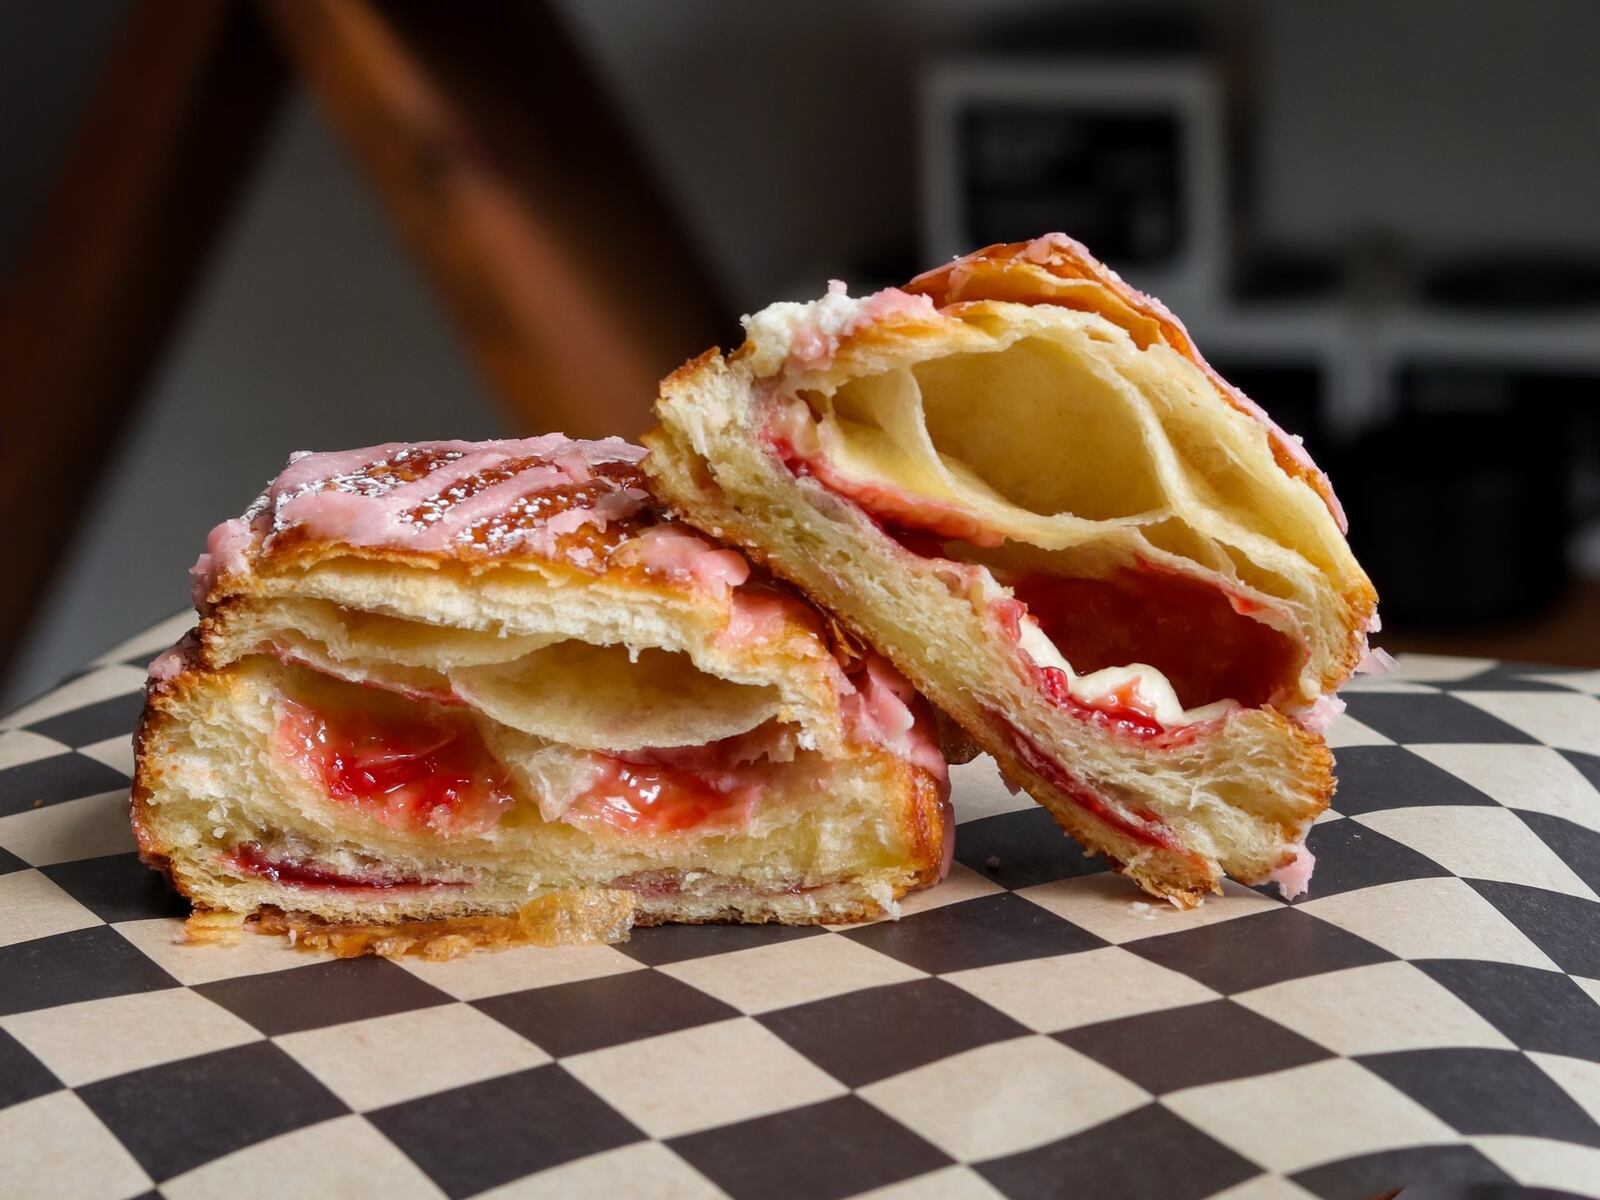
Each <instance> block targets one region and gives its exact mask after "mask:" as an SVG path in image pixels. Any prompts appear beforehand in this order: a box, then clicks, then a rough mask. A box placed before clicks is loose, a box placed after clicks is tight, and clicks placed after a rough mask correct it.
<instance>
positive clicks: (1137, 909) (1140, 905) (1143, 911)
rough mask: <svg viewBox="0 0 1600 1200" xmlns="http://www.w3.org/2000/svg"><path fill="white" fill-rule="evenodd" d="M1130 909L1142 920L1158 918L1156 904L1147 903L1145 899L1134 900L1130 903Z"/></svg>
mask: <svg viewBox="0 0 1600 1200" xmlns="http://www.w3.org/2000/svg"><path fill="white" fill-rule="evenodd" d="M1128 911H1129V912H1131V913H1132V914H1133V915H1134V916H1136V917H1138V918H1139V919H1140V920H1141V921H1154V920H1155V919H1156V909H1155V905H1153V904H1147V903H1145V901H1143V900H1133V901H1130V902H1129V903H1128Z"/></svg>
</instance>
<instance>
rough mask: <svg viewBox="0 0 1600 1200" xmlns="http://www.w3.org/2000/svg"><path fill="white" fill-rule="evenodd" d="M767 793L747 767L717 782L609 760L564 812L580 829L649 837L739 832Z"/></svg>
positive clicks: (678, 771) (668, 768)
mask: <svg viewBox="0 0 1600 1200" xmlns="http://www.w3.org/2000/svg"><path fill="white" fill-rule="evenodd" d="M764 790H765V787H764V783H763V781H762V779H761V778H760V774H759V773H758V770H757V769H755V768H753V767H746V768H745V769H743V770H740V769H737V768H735V769H732V770H730V771H728V772H725V773H722V775H721V777H720V778H715V777H713V776H710V775H704V774H700V773H698V772H695V771H686V770H683V769H681V768H677V767H672V766H665V765H650V764H647V763H639V762H626V761H623V760H622V759H620V758H614V759H610V760H608V761H607V762H606V763H605V765H604V767H603V769H602V772H601V774H600V776H599V778H598V779H596V780H595V782H594V784H593V785H592V786H591V787H590V788H589V789H588V790H587V791H586V792H584V794H583V795H582V796H581V797H580V798H579V799H578V800H577V802H576V803H574V804H573V806H572V807H571V808H569V809H568V810H567V812H566V813H565V814H564V815H565V817H566V819H568V820H572V821H575V822H576V823H578V824H580V825H583V824H587V823H589V822H598V823H599V824H601V825H604V826H607V827H609V828H611V829H615V830H619V831H621V832H623V833H636V834H645V835H647V836H659V835H670V834H678V833H687V832H689V831H690V830H699V831H705V832H709V831H712V830H714V829H717V828H725V829H728V830H730V831H731V830H737V829H739V828H741V827H742V826H744V825H745V824H746V823H747V822H748V821H749V819H750V812H751V809H752V808H753V807H754V805H755V803H756V801H757V800H759V799H760V798H761V795H762V792H763V791H764Z"/></svg>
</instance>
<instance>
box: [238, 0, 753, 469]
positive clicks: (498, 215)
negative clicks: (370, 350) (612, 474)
mask: <svg viewBox="0 0 1600 1200" xmlns="http://www.w3.org/2000/svg"><path fill="white" fill-rule="evenodd" d="M262 3H263V6H264V10H265V11H266V12H267V13H268V14H269V15H270V18H271V21H272V24H273V26H274V28H275V29H276V30H277V31H278V32H279V34H280V35H281V36H282V38H283V42H284V45H285V46H286V48H287V49H288V50H289V52H290V53H291V55H292V56H293V58H294V59H295V61H296V63H297V64H298V65H299V68H300V70H301V72H302V74H303V75H304V76H305V78H306V79H307V81H308V82H309V83H310V85H311V87H312V89H313V90H314V92H315V93H316V95H317V96H318V97H319V99H320V100H321V102H322V105H323V108H324V110H325V112H326V113H327V115H328V117H329V118H330V120H331V121H332V123H333V125H334V127H335V128H336V129H337V130H338V132H339V134H340V135H341V136H342V138H343V139H344V141H345V143H346V145H347V146H348V148H349V149H350V151H351V152H352V154H353V155H354V157H355V158H356V159H357V160H358V161H359V162H361V163H362V164H363V166H364V167H365V168H366V171H367V174H368V175H369V177H370V178H371V180H372V182H373V184H374V185H375V186H376V188H377V190H378V193H379V195H380V196H381V197H382V199H383V202H384V204H385V205H386V206H387V209H388V211H389V213H390V216H391V217H392V219H393V220H394V222H395V224H396V226H397V227H398V229H399V231H400V233H401V235H402V236H403V238H404V240H405V241H406V243H407V244H408V245H409V246H410V247H411V249H412V251H413V252H414V253H415V255H416V256H417V258H418V259H419V260H420V261H421V263H422V264H423V265H424V267H425V268H426V269H427V271H428V273H429V275H430V276H431V278H432V280H433V283H434V285H435V290H436V291H437V292H438V293H439V294H440V295H441V297H442V298H443V300H444V302H445V305H446V308H447V310H448V312H449V313H450V316H451V318H452V319H453V321H454V323H455V325H456V327H457V329H458V331H459V332H460V335H461V337H462V338H463V340H464V341H465V343H466V345H467V347H468V349H469V351H470V353H471V355H472V357H473V358H474V360H475V361H476V362H477V364H478V366H479V368H480V369H481V371H482V372H483V374H484V375H485V376H486V378H487V379H488V380H489V382H490V384H491V386H492V387H493V389H494V391H495V392H496V393H497V394H498V396H499V397H500V399H501V401H502V402H503V404H504V405H505V407H506V409H507V411H508V414H509V416H510V419H511V421H512V422H513V424H514V425H516V426H517V427H518V428H520V429H521V430H523V431H527V432H542V431H545V430H551V429H559V430H562V431H564V432H566V433H569V434H572V435H574V436H589V437H597V436H603V435H605V434H608V433H620V434H624V435H635V434H637V433H639V432H641V431H642V430H643V429H644V428H645V427H646V426H647V425H648V424H649V407H650V403H651V401H652V400H653V399H654V396H655V392H656V383H657V380H659V379H660V378H661V376H662V375H664V374H665V373H666V372H667V371H669V370H671V369H672V368H674V367H676V366H677V365H678V364H679V363H681V362H683V361H684V360H685V359H687V358H689V357H691V356H693V355H694V354H696V353H698V352H699V351H701V350H703V349H704V348H705V347H706V346H708V345H710V344H712V343H713V342H714V341H715V340H716V339H717V337H718V336H719V335H720V334H722V333H724V332H726V331H727V330H728V329H729V328H732V322H731V319H730V314H729V313H728V312H727V311H726V309H725V308H724V306H723V305H722V304H721V303H720V302H719V300H718V298H717V292H716V289H715V287H714V286H713V284H712V282H711V280H710V276H709V272H708V271H707V270H706V268H705V266H704V264H703V263H702V261H701V258H700V256H699V255H698V253H697V252H696V250H695V249H694V247H693V246H692V245H691V244H690V242H689V239H688V238H687V236H686V235H685V233H684V232H683V229H682V227H681V225H680V224H679V222H678V221H677V219H676V217H675V216H674V214H673V212H672V210H671V207H670V205H669V204H668V203H667V202H666V201H665V200H664V198H663V196H662V193H661V190H660V188H659V186H658V185H657V183H656V181H655V179H654V178H653V176H652V174H651V172H650V171H649V170H648V169H647V167H646V165H645V163H644V160H643V158H642V157H641V156H640V154H639V153H638V152H637V151H636V150H635V149H634V147H633V143H632V140H631V138H630V137H629V135H628V133H627V130H626V129H625V127H624V124H623V122H622V121H621V120H620V119H619V118H618V117H617V116H616V114H615V112H614V111H613V110H612V107H611V104H610V102H609V99H608V97H607V96H606V94H605V91H604V89H603V88H602V87H601V86H600V85H599V83H598V82H597V81H596V80H595V79H594V78H593V76H592V74H591V72H590V71H589V69H588V68H587V66H586V64H585V63H584V60H583V58H582V56H581V54H580V53H579V51H578V49H577V47H576V46H575V45H574V44H573V43H572V40H571V38H570V36H569V35H568V34H567V32H566V31H565V29H564V28H563V27H562V26H561V24H560V22H559V20H558V19H557V18H556V17H555V16H554V15H553V14H552V13H551V12H550V10H549V9H548V8H547V6H545V5H543V4H539V3H528V2H513V0H480V2H479V3H475V4H472V5H470V6H465V7H462V6H458V5H446V4H438V3H435V2H431V0H423V2H390V3H379V2H377V0H262Z"/></svg>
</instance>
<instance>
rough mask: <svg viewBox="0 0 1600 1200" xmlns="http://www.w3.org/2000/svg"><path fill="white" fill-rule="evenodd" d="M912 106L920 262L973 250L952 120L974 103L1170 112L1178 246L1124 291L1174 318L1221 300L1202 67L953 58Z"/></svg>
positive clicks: (1214, 87) (1216, 197)
mask: <svg viewBox="0 0 1600 1200" xmlns="http://www.w3.org/2000/svg"><path fill="white" fill-rule="evenodd" d="M921 100H922V102H921V117H922V120H921V143H922V170H921V176H922V198H923V204H922V213H923V218H922V220H923V230H922V236H923V250H924V252H925V257H926V261H928V262H930V263H937V262H943V261H946V260H948V259H949V258H952V257H954V256H956V255H958V254H963V253H965V252H967V251H969V250H973V249H976V247H975V246H972V245H968V244H966V243H967V242H968V241H969V240H970V238H969V235H968V233H967V229H968V224H969V222H968V214H967V213H965V212H964V211H963V201H962V192H963V187H962V179H961V170H962V163H961V162H960V154H961V147H960V145H959V122H960V117H961V114H962V113H963V111H965V110H966V109H968V108H969V107H970V106H972V105H973V104H974V103H981V102H996V101H1000V102H1021V103H1024V104H1038V105H1040V106H1047V105H1054V106H1061V107H1063V108H1071V109H1076V110H1080V111H1085V112H1105V113H1116V112H1130V111H1132V112H1140V111H1144V112H1170V113H1173V114H1175V115H1176V117H1177V121H1178V126H1179V129H1180V130H1181V134H1180V137H1181V140H1180V143H1179V144H1180V145H1181V146H1182V148H1183V158H1184V169H1183V171H1182V172H1181V179H1180V187H1181V191H1182V198H1181V201H1180V203H1181V205H1182V208H1183V211H1184V214H1185V223H1184V230H1185V233H1184V236H1183V238H1182V239H1181V240H1182V245H1181V248H1180V249H1179V251H1178V252H1177V253H1176V254H1175V255H1174V256H1173V258H1172V260H1171V261H1170V262H1168V263H1166V264H1164V265H1162V266H1161V267H1159V268H1155V267H1149V266H1146V267H1143V268H1136V269H1129V270H1127V271H1124V272H1123V273H1124V274H1125V276H1126V277H1127V279H1128V281H1129V282H1130V283H1132V284H1134V285H1135V286H1137V287H1140V288H1142V289H1144V290H1146V291H1149V292H1151V293H1153V294H1155V295H1158V296H1160V297H1162V298H1163V299H1164V300H1166V301H1168V303H1169V304H1171V305H1172V306H1173V307H1174V308H1177V309H1179V310H1180V311H1181V310H1182V308H1183V307H1191V306H1196V305H1204V304H1210V303H1214V302H1217V301H1219V300H1221V299H1222V298H1223V297H1224V296H1225V295H1226V290H1227V282H1228V281H1227V277H1226V264H1227V262H1228V260H1229V246H1228V220H1227V213H1226V193H1225V170H1224V161H1223V133H1222V106H1221V99H1220V95H1219V88H1218V84H1217V80H1216V77H1215V75H1214V73H1213V72H1212V71H1211V70H1210V69H1209V68H1208V67H1207V66H1206V65H1204V64H1202V63H1195V62H1192V61H1187V60H1180V61H1177V62H1173V61H1169V60H1161V61H1156V60H1138V61H1132V62H1127V61H1124V62H1114V63H1099V62H1086V61H1084V60H1081V59H1075V58H1071V57H1052V58H1018V57H1004V58H963V59H953V60H946V61H944V62H941V63H938V64H936V65H935V66H933V67H932V68H931V69H929V70H928V71H927V73H926V74H925V75H924V77H923V86H922V97H921ZM1037 232H1038V233H1046V232H1050V231H1049V230H1045V229H1040V230H1038V231H1037ZM1062 232H1064V233H1067V234H1072V233H1073V232H1074V231H1073V230H1071V229H1066V230H1063V231H1062ZM1089 249H1090V250H1091V251H1093V250H1094V249H1095V248H1094V247H1093V246H1090V247H1089ZM1112 265H1114V266H1115V265H1116V264H1112Z"/></svg>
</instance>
